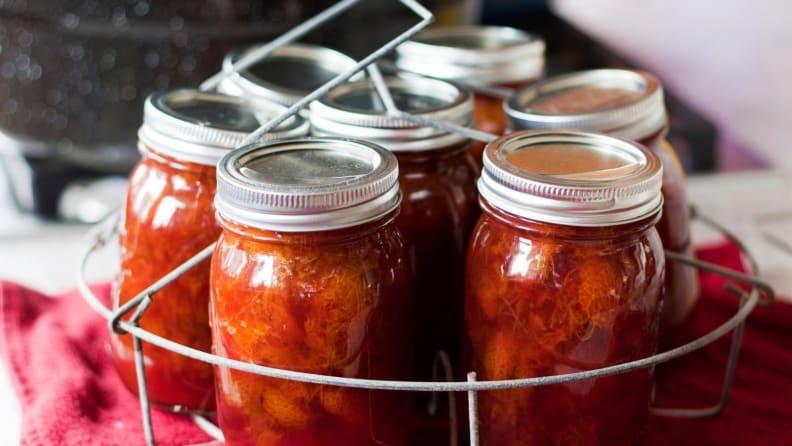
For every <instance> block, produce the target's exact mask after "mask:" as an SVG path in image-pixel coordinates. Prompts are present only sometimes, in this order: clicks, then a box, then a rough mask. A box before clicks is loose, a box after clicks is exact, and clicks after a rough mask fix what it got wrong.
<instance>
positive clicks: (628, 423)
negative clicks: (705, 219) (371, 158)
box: [465, 130, 664, 445]
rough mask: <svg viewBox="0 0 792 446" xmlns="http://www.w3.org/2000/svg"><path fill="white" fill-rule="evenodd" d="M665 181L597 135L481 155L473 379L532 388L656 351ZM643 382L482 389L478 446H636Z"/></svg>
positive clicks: (471, 282)
mask: <svg viewBox="0 0 792 446" xmlns="http://www.w3.org/2000/svg"><path fill="white" fill-rule="evenodd" d="M661 182H662V166H661V162H660V160H659V158H658V157H657V156H656V155H654V154H652V153H651V152H648V151H646V150H645V149H643V148H642V147H640V146H639V145H637V144H634V143H632V142H628V141H626V140H622V139H616V138H611V137H608V136H605V135H599V134H588V133H582V132H575V131H554V130H545V131H521V132H516V133H513V134H510V135H508V136H505V137H502V138H500V139H498V140H496V141H494V142H492V143H490V144H488V146H487V149H486V150H485V153H484V171H483V172H482V176H481V179H480V180H479V183H478V188H479V192H480V194H481V206H482V208H483V209H484V213H483V215H482V217H481V219H480V220H479V222H478V225H477V226H476V229H475V231H474V233H473V238H472V239H471V242H470V248H469V250H468V260H467V269H466V295H465V323H466V333H467V339H466V342H467V345H468V350H467V351H468V354H467V357H468V358H469V363H468V370H474V371H476V372H477V373H478V379H480V380H508V379H516V378H532V377H539V376H552V375H558V374H566V373H573V372H580V371H584V370H592V369H596V368H602V367H606V366H610V365H615V364H618V363H623V362H627V361H632V360H636V359H641V358H645V357H648V356H651V355H652V354H654V353H655V351H656V349H657V345H658V323H659V316H660V304H661V297H662V290H663V281H664V256H663V248H662V244H661V242H660V238H659V236H658V234H657V231H656V230H655V224H656V223H657V221H658V218H659V217H660V210H661V208H662V202H663V198H662V195H661V192H660V188H661ZM652 374H653V370H652V368H645V369H639V370H635V371H632V372H628V373H623V374H619V375H611V376H605V377H600V378H594V379H588V380H583V381H572V382H568V383H563V384H555V385H549V386H539V387H523V388H516V389H510V390H498V391H488V392H480V393H479V414H480V434H481V442H482V444H487V445H501V444H502V445H512V444H523V443H524V442H526V441H528V442H530V443H531V444H597V445H605V444H607V445H630V444H635V443H636V442H637V441H638V440H639V439H640V437H641V435H642V430H643V425H644V422H645V420H646V418H647V413H648V409H649V397H650V393H651V389H652Z"/></svg>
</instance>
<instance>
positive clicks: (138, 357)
mask: <svg viewBox="0 0 792 446" xmlns="http://www.w3.org/2000/svg"><path fill="white" fill-rule="evenodd" d="M150 304H151V297H149V296H146V297H145V298H144V299H143V301H142V302H141V303H140V306H139V307H138V308H137V310H136V311H135V313H134V314H133V315H132V318H131V319H130V321H129V322H130V323H131V324H132V325H134V326H135V327H138V326H139V323H138V322H139V321H140V317H141V316H143V313H144V312H145V311H146V309H147V308H148V306H149V305H150ZM132 346H133V347H134V350H135V373H136V375H137V384H138V395H139V397H140V411H141V418H142V420H143V434H144V435H145V437H146V444H147V445H148V446H155V445H156V443H155V441H154V427H153V425H152V423H151V405H150V403H149V398H148V386H147V384H146V369H145V366H144V363H143V360H144V358H143V345H142V343H141V342H140V338H138V337H137V336H133V337H132Z"/></svg>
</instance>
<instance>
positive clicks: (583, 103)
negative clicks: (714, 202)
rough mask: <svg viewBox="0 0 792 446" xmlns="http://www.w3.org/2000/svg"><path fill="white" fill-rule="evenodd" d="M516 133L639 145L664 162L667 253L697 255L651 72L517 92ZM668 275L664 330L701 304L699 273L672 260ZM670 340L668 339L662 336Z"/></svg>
mask: <svg viewBox="0 0 792 446" xmlns="http://www.w3.org/2000/svg"><path fill="white" fill-rule="evenodd" d="M506 113H507V114H508V115H509V119H510V125H511V127H512V128H513V129H515V130H519V129H535V128H575V129H580V130H587V131H596V132H603V133H607V134H609V135H613V136H618V137H622V138H627V139H631V140H634V141H638V142H640V143H641V144H643V145H644V146H646V147H648V148H649V149H650V150H651V151H652V152H653V153H654V154H655V155H657V156H658V157H659V158H660V160H661V161H662V163H663V196H664V198H665V202H664V205H663V214H662V217H661V218H660V221H659V222H658V224H657V230H658V231H659V232H660V238H661V239H662V241H663V246H664V247H665V249H667V250H669V251H672V252H675V253H678V254H684V255H688V256H692V255H693V244H692V242H691V238H690V211H689V208H688V201H687V191H686V185H685V172H684V170H683V168H682V165H681V164H680V162H679V159H678V158H677V155H676V153H675V152H674V149H673V148H672V147H671V145H670V144H668V141H666V139H665V135H666V133H667V132H668V117H667V114H666V109H665V103H664V100H663V86H662V85H661V84H660V82H659V81H658V80H657V78H655V77H654V76H652V75H651V74H649V73H646V72H643V71H631V70H621V69H602V70H591V71H581V72H577V73H570V74H566V75H561V76H556V77H552V78H549V79H546V80H544V81H541V82H539V83H537V84H535V85H533V86H531V87H528V88H525V89H523V90H520V91H518V92H516V93H515V94H514V95H513V96H512V97H511V98H510V99H509V101H508V103H507V104H506ZM667 269H668V272H667V274H666V297H665V302H664V304H663V319H662V330H661V331H662V332H663V333H671V332H672V331H673V329H674V328H676V327H678V326H680V325H681V324H683V323H684V322H686V321H687V320H688V319H689V318H690V315H691V314H692V313H693V310H694V309H695V306H696V303H697V301H698V292H699V291H698V278H697V276H696V271H695V270H694V269H693V268H690V267H689V266H687V265H684V264H682V263H679V262H671V263H669V265H668V268H667ZM662 337H663V338H664V341H665V339H666V338H667V337H668V336H666V335H665V334H663V335H662Z"/></svg>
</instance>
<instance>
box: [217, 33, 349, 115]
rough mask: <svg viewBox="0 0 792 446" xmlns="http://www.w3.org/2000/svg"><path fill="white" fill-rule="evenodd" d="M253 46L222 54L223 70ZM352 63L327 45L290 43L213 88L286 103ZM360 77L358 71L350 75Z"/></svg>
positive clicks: (318, 85)
mask: <svg viewBox="0 0 792 446" xmlns="http://www.w3.org/2000/svg"><path fill="white" fill-rule="evenodd" d="M255 49H256V47H250V48H247V49H244V50H236V51H234V52H232V53H230V54H228V55H226V57H225V59H224V60H223V70H224V71H227V72H228V71H233V69H232V67H233V65H234V63H236V61H238V60H239V59H240V58H242V57H243V56H244V55H246V54H248V53H250V52H251V51H253V50H255ZM355 64H356V62H355V60H354V59H352V58H351V57H349V56H347V55H345V54H343V53H340V52H338V51H335V50H332V49H330V48H325V47H322V46H317V45H307V44H301V43H292V44H289V45H286V46H282V47H280V48H278V49H276V50H275V51H273V52H272V53H270V54H269V55H268V56H267V57H265V58H264V59H262V60H260V61H259V62H257V63H256V64H255V65H253V66H251V67H250V68H248V69H246V70H242V71H241V72H238V73H232V74H231V75H230V76H229V77H227V78H226V79H224V80H223V81H222V82H221V83H220V85H219V86H218V87H217V89H218V91H220V92H223V93H226V94H230V95H233V96H245V97H247V96H253V97H260V98H266V99H269V100H272V101H275V102H277V103H279V104H283V105H286V106H289V105H292V104H294V103H296V102H297V101H299V100H300V99H302V98H303V97H304V96H306V95H307V94H309V93H311V92H312V91H314V90H316V89H317V88H319V87H321V86H322V85H323V84H325V83H327V82H328V81H330V80H331V79H333V78H334V77H336V76H337V75H339V74H341V73H342V72H344V71H346V70H348V69H350V68H352V67H353V66H354V65H355ZM362 78H363V74H362V73H358V74H356V75H355V76H353V77H352V79H353V80H355V79H362Z"/></svg>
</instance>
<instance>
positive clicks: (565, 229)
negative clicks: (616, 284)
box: [479, 197, 661, 240]
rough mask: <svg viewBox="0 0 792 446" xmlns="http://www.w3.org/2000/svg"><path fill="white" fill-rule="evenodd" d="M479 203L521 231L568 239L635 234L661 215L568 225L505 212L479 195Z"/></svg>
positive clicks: (490, 212)
mask: <svg viewBox="0 0 792 446" xmlns="http://www.w3.org/2000/svg"><path fill="white" fill-rule="evenodd" d="M479 204H480V205H481V208H482V209H483V211H484V214H485V215H488V216H490V217H492V218H494V219H496V220H498V221H500V222H502V223H504V224H506V225H509V226H511V227H515V228H518V229H520V230H523V231H528V232H536V233H542V234H552V236H553V237H554V238H557V239H569V240H572V239H574V240H580V239H588V240H602V239H612V238H623V237H629V236H636V235H639V234H642V233H644V232H645V231H647V230H649V229H651V228H653V227H654V226H655V225H656V224H657V222H658V221H659V220H660V215H661V212H660V211H657V212H653V213H651V214H648V215H646V216H645V217H644V218H642V219H640V220H638V221H634V222H631V223H625V224H621V225H613V226H568V225H561V224H558V223H547V222H543V221H539V220H534V219H529V218H525V217H521V216H519V215H515V214H512V213H509V212H506V211H504V210H502V209H499V208H497V207H496V206H493V205H492V204H490V203H489V202H488V201H487V200H486V199H485V198H483V197H479Z"/></svg>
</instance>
